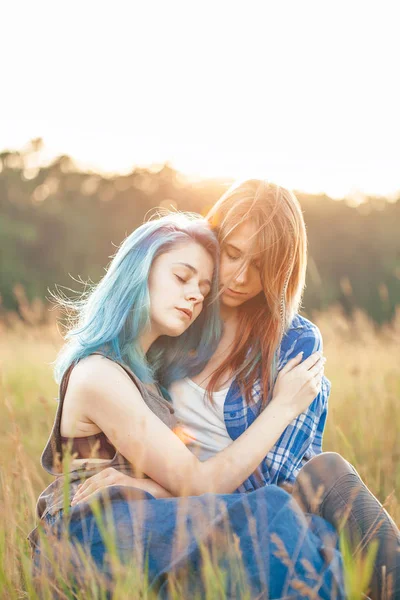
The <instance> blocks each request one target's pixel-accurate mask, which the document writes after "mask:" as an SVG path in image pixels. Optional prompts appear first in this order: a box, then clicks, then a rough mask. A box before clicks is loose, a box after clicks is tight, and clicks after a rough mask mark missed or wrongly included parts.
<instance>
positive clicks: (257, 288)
mask: <svg viewBox="0 0 400 600" xmlns="http://www.w3.org/2000/svg"><path fill="white" fill-rule="evenodd" d="M251 283H252V285H251V290H252V293H253V294H254V296H257V294H259V293H260V292H261V291H262V289H263V287H262V283H261V278H260V275H259V274H258V273H257V274H256V275H254V278H253V279H252V282H251Z"/></svg>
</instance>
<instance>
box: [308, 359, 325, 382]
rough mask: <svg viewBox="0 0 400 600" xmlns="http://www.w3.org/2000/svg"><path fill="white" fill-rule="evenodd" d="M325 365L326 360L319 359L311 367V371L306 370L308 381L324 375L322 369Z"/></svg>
mask: <svg viewBox="0 0 400 600" xmlns="http://www.w3.org/2000/svg"><path fill="white" fill-rule="evenodd" d="M325 363H326V358H324V357H323V358H321V359H319V360H318V361H317V362H316V363H315V365H314V366H313V367H311V369H308V376H309V378H310V379H312V378H313V377H316V376H317V375H319V374H320V373H321V377H322V375H323V374H324V368H325Z"/></svg>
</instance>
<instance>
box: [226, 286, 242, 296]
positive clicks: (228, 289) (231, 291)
mask: <svg viewBox="0 0 400 600" xmlns="http://www.w3.org/2000/svg"><path fill="white" fill-rule="evenodd" d="M225 291H227V292H230V293H231V294H234V295H235V296H247V294H246V292H237V291H236V290H231V288H227V289H226V290H225Z"/></svg>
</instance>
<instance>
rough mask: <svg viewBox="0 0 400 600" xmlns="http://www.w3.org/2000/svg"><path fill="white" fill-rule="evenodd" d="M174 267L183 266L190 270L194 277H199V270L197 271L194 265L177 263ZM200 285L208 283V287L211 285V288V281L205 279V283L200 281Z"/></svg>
mask: <svg viewBox="0 0 400 600" xmlns="http://www.w3.org/2000/svg"><path fill="white" fill-rule="evenodd" d="M174 265H181V266H183V267H186V268H187V269H189V270H190V271H192V273H193V274H194V275H198V274H199V272H198V270H197V269H195V268H194V266H193V265H189V263H185V262H176V263H174ZM200 283H207V285H209V286H210V287H211V281H210V280H209V279H203V281H200Z"/></svg>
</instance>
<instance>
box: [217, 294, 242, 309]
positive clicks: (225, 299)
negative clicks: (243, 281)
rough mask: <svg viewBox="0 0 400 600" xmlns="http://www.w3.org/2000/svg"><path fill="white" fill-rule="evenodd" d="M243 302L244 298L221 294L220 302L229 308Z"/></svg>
mask: <svg viewBox="0 0 400 600" xmlns="http://www.w3.org/2000/svg"><path fill="white" fill-rule="evenodd" d="M244 303H245V300H242V299H241V298H232V296H224V295H223V294H222V296H221V304H223V305H224V306H229V308H235V307H236V306H241V305H242V304H244Z"/></svg>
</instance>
